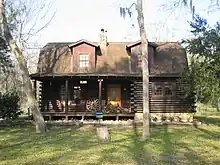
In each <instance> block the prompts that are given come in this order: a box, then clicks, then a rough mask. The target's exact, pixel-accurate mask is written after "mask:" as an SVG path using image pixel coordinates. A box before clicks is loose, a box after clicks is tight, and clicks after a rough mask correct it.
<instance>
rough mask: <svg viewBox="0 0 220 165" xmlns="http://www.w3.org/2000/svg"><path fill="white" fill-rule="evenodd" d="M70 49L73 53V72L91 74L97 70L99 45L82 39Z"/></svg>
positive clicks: (70, 46) (71, 45)
mask: <svg viewBox="0 0 220 165" xmlns="http://www.w3.org/2000/svg"><path fill="white" fill-rule="evenodd" d="M69 48H70V49H71V52H72V59H71V66H72V72H91V71H93V70H94V69H95V61H96V51H97V49H99V45H98V44H96V43H94V42H90V41H87V40H84V39H82V40H79V41H77V42H75V43H72V44H70V45H69Z"/></svg>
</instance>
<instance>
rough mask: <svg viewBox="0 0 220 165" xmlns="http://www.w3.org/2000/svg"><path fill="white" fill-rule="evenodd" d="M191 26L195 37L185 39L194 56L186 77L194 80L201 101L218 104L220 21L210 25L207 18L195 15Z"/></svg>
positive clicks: (219, 96)
mask: <svg viewBox="0 0 220 165" xmlns="http://www.w3.org/2000/svg"><path fill="white" fill-rule="evenodd" d="M190 27H191V33H192V34H193V36H194V37H193V38H191V39H184V40H183V43H184V44H185V45H186V50H187V51H188V53H189V54H190V55H191V56H192V57H191V62H190V72H189V74H188V75H187V76H186V79H188V80H192V81H193V84H194V88H193V89H194V91H193V92H194V93H195V94H196V97H197V100H198V101H199V102H202V103H211V104H212V105H215V106H216V105H217V102H218V100H219V98H220V78H219V77H218V74H219V73H220V23H219V22H217V23H216V25H215V26H214V27H209V25H208V23H207V20H206V19H204V18H201V17H200V16H199V15H195V17H194V20H193V21H191V22H190Z"/></svg>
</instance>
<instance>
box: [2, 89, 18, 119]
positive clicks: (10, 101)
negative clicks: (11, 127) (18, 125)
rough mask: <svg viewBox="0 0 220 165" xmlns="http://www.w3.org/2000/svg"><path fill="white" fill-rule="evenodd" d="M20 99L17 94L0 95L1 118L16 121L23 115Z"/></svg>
mask: <svg viewBox="0 0 220 165" xmlns="http://www.w3.org/2000/svg"><path fill="white" fill-rule="evenodd" d="M19 101H20V98H19V96H18V94H17V93H16V92H6V93H4V94H1V93H0V118H3V119H16V118H18V116H19V115H20V114H21V110H20V106H19Z"/></svg>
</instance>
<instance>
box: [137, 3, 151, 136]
mask: <svg viewBox="0 0 220 165" xmlns="http://www.w3.org/2000/svg"><path fill="white" fill-rule="evenodd" d="M142 3H143V1H142V0H137V4H136V10H137V13H138V17H137V20H138V24H139V29H140V37H141V54H142V77H143V139H147V138H149V137H150V113H149V68H148V40H147V34H146V31H145V28H144V15H143V4H142Z"/></svg>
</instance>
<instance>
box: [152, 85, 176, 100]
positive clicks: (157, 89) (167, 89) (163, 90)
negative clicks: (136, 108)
mask: <svg viewBox="0 0 220 165" xmlns="http://www.w3.org/2000/svg"><path fill="white" fill-rule="evenodd" d="M174 89H175V84H174V83H170V82H169V83H168V82H160V83H152V97H169V96H173V95H174V93H175V91H174Z"/></svg>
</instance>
